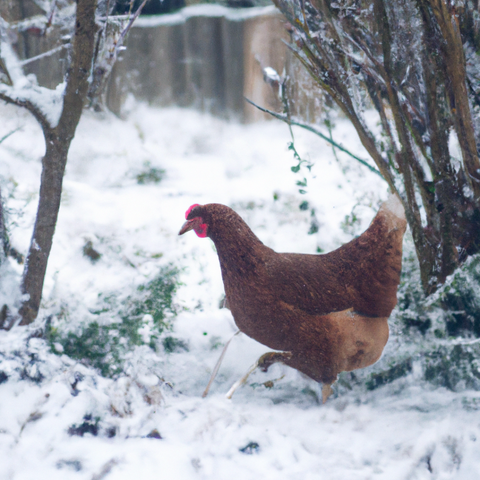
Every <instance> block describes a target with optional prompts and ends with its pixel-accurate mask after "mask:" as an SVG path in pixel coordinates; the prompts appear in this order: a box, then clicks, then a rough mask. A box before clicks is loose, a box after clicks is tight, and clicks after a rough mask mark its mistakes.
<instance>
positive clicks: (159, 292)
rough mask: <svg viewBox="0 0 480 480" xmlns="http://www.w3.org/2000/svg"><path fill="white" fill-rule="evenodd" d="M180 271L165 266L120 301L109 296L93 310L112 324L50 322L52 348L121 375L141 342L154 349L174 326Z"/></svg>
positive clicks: (48, 332) (105, 373)
mask: <svg viewBox="0 0 480 480" xmlns="http://www.w3.org/2000/svg"><path fill="white" fill-rule="evenodd" d="M178 274H179V271H178V269H177V268H176V267H173V266H171V265H168V266H166V267H163V268H161V269H160V272H159V273H158V274H157V276H156V277H155V278H154V279H153V280H151V281H150V282H148V283H146V284H145V285H141V286H140V287H138V289H137V291H136V292H135V293H134V294H133V295H130V296H129V297H127V298H126V299H125V300H124V301H123V302H121V303H120V304H117V302H116V297H115V296H114V295H108V296H105V297H104V298H103V302H104V305H103V307H102V308H101V309H99V310H95V311H93V312H92V313H93V314H95V315H98V316H99V317H101V316H103V317H105V314H108V315H109V317H110V322H109V323H106V322H101V321H100V320H99V321H93V322H89V323H88V324H86V325H85V326H83V327H82V328H80V329H79V330H76V331H72V330H70V331H68V322H66V321H65V319H64V320H63V322H62V321H60V325H59V326H57V327H53V326H52V323H51V322H50V323H47V327H46V337H47V340H48V342H49V344H50V346H51V348H52V351H54V352H55V353H58V354H60V353H63V354H66V355H68V356H69V357H71V358H74V359H77V360H81V361H84V362H85V363H87V364H89V365H91V366H93V367H94V368H97V369H98V370H99V371H100V373H101V374H102V375H103V376H106V377H112V376H116V375H118V374H120V373H121V372H122V370H123V364H124V358H125V355H126V354H127V353H128V352H129V351H131V350H132V349H133V348H134V347H135V346H139V345H148V346H149V347H150V348H153V349H154V348H155V345H156V340H157V339H158V337H159V336H160V334H161V333H162V332H163V331H165V330H168V329H169V328H171V319H172V317H173V316H174V315H175V314H176V305H175V303H174V296H175V292H176V290H177V288H178V286H179V282H178ZM63 316H65V313H64V312H63ZM112 318H113V321H112Z"/></svg>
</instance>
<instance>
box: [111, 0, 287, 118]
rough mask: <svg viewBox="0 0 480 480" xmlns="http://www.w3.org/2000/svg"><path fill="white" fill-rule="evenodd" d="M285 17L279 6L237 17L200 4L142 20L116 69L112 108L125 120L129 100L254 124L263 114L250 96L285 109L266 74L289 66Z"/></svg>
mask: <svg viewBox="0 0 480 480" xmlns="http://www.w3.org/2000/svg"><path fill="white" fill-rule="evenodd" d="M282 39H285V40H286V39H287V36H286V32H285V29H284V26H283V17H282V16H281V15H280V14H279V13H278V12H277V11H276V10H275V9H274V8H273V7H263V8H251V9H244V10H233V9H227V8H225V7H220V6H215V5H199V6H195V7H188V8H186V9H183V10H182V11H181V12H180V13H177V14H172V15H163V16H160V17H152V18H140V19H139V20H138V21H137V23H136V25H135V27H134V28H132V30H131V32H130V34H129V37H128V40H127V43H126V46H127V49H126V51H125V52H124V54H123V56H122V59H121V61H120V62H118V63H117V64H116V66H115V69H114V72H113V75H112V79H111V82H110V88H109V92H108V101H107V103H108V105H109V107H110V108H111V109H112V110H114V111H116V112H117V113H121V108H122V104H123V102H124V99H125V96H126V95H127V94H128V93H133V95H134V96H135V98H137V99H139V100H144V101H148V102H150V103H152V104H154V105H159V106H168V105H180V106H189V107H194V108H198V109H200V110H203V111H207V112H211V113H213V114H216V115H221V116H225V117H227V118H236V119H239V120H242V121H255V120H258V119H260V118H263V117H264V114H263V113H261V112H259V111H258V110H257V109H255V108H253V107H252V106H250V105H248V104H247V103H246V102H245V100H244V98H243V97H244V96H246V97H248V98H250V99H251V100H253V101H255V102H258V103H260V104H262V105H266V106H269V107H273V108H279V102H278V99H276V98H275V95H274V94H273V92H272V90H271V88H270V87H269V86H268V85H266V84H265V83H264V81H263V75H262V68H261V66H260V63H261V64H263V65H264V66H271V67H273V68H275V69H277V70H278V71H279V72H280V73H281V72H282V71H283V69H284V68H285V65H286V59H287V47H286V45H285V44H284V42H283V41H282Z"/></svg>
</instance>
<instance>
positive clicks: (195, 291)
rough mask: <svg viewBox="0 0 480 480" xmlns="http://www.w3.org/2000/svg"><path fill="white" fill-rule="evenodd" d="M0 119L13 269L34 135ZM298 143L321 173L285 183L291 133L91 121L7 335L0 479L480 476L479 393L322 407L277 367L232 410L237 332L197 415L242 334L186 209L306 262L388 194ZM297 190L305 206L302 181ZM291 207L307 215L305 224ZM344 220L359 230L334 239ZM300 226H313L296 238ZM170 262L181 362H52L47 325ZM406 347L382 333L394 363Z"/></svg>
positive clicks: (316, 147)
mask: <svg viewBox="0 0 480 480" xmlns="http://www.w3.org/2000/svg"><path fill="white" fill-rule="evenodd" d="M0 118H1V121H0V138H2V137H3V136H4V135H5V134H7V133H8V132H10V131H13V130H15V129H16V128H19V127H20V130H18V131H17V132H15V133H14V134H13V135H11V136H10V137H8V138H7V139H6V140H4V141H3V142H2V143H1V144H0V158H1V162H0V175H1V186H2V195H3V197H4V199H5V202H6V206H7V208H8V225H9V229H10V239H11V243H12V245H13V246H14V247H15V248H16V249H18V250H19V251H20V252H23V253H25V252H26V250H27V248H28V244H29V241H30V236H31V231H32V224H33V219H34V214H35V209H36V204H37V199H38V193H37V192H38V185H39V178H40V171H41V161H40V160H41V156H42V153H43V148H44V147H43V137H42V135H41V132H40V129H39V127H38V126H37V125H36V123H35V122H34V121H33V120H32V118H31V117H29V115H28V114H26V113H25V112H22V111H20V110H19V109H15V108H13V107H6V106H1V107H0ZM336 123H337V125H336V128H335V131H334V136H335V139H336V140H337V141H339V142H341V143H343V144H344V145H345V146H346V147H348V148H349V149H351V150H352V151H353V152H354V153H356V154H357V155H360V156H363V157H364V158H367V156H366V154H365V152H364V151H363V149H362V148H361V146H360V145H359V141H358V139H357V137H356V135H355V134H354V132H353V131H352V129H351V127H349V125H348V124H347V123H345V122H344V121H342V120H337V122H336ZM295 134H296V147H297V150H298V151H299V153H300V154H301V155H302V157H303V158H305V159H308V160H310V161H312V162H314V163H315V166H314V167H313V169H312V172H311V174H310V173H309V172H308V170H307V169H302V170H301V172H299V173H297V174H294V173H292V172H291V171H290V167H291V166H292V165H295V161H294V160H293V156H292V153H291V152H290V151H288V149H287V143H288V142H289V141H290V138H289V133H288V129H287V127H286V126H285V125H283V124H280V123H277V122H267V123H261V124H254V125H238V124H231V123H225V122H223V121H221V120H219V119H215V118H212V117H210V116H205V115H202V114H200V113H197V112H193V111H188V110H180V109H166V110H158V109H152V108H148V107H146V106H141V105H140V106H134V107H133V108H132V111H131V112H130V114H129V117H128V120H119V119H117V118H115V117H113V116H109V115H106V116H104V117H103V118H102V117H99V116H95V115H93V114H91V113H88V112H87V113H85V115H84V117H83V118H82V121H81V123H80V126H79V129H78V132H77V135H76V137H75V139H74V141H73V144H72V148H71V153H70V158H69V162H68V165H67V172H66V175H65V179H64V192H63V198H62V206H61V211H60V216H59V220H58V225H57V229H56V234H55V240H54V245H53V249H52V253H51V257H50V261H49V265H48V271H47V277H46V281H45V289H44V299H43V305H42V310H41V313H40V316H39V318H38V320H37V321H36V322H35V323H34V324H33V325H31V326H29V327H16V328H14V329H13V330H12V331H10V332H5V331H0V479H1V480H3V479H15V480H31V479H37V480H44V479H45V480H46V479H48V480H54V479H62V480H64V479H89V480H90V479H92V480H94V479H96V480H99V479H103V478H108V479H109V480H119V479H126V480H127V479H128V480H130V479H133V478H142V479H144V480H150V479H158V478H172V479H177V478H178V479H197V478H198V479H219V480H222V479H229V480H230V479H237V478H238V479H242V480H248V479H259V478H264V479H301V480H307V479H328V480H334V479H339V480H346V479H348V480H350V479H362V480H363V479H385V480H395V479H418V480H420V479H476V478H478V477H479V475H480V450H479V447H478V442H477V439H480V420H479V417H478V409H480V395H478V393H477V392H469V391H463V392H461V393H453V392H450V391H447V390H445V389H441V388H433V387H432V386H429V385H427V384H425V383H424V382H422V381H420V380H419V378H418V375H416V372H415V368H414V369H413V372H412V374H410V375H409V376H408V377H406V378H403V379H400V380H397V381H395V382H393V383H391V384H390V385H388V386H385V387H382V388H378V389H376V390H374V391H367V390H366V389H365V388H360V387H355V388H353V389H352V390H348V389H347V388H339V389H338V391H337V393H336V395H334V396H333V397H331V398H330V399H329V401H328V402H327V403H326V404H325V405H321V404H319V403H318V395H319V393H320V389H319V386H318V385H317V384H315V383H314V382H313V381H310V380H309V379H306V378H304V377H303V376H301V375H300V374H299V373H297V372H296V371H293V370H291V369H288V368H287V367H284V366H281V365H275V366H273V367H272V368H271V369H270V371H269V372H268V373H267V374H264V373H261V372H256V373H254V374H253V375H252V377H251V379H250V380H249V382H248V384H247V385H246V386H244V387H242V388H241V389H239V390H238V391H237V392H236V393H235V395H234V397H233V399H232V400H227V399H226V398H225V393H226V392H227V391H228V389H229V388H230V386H231V384H232V383H233V382H235V381H236V380H237V379H238V378H239V377H240V376H241V375H243V373H244V372H245V371H246V370H247V368H248V367H249V366H250V365H251V364H252V363H253V362H254V361H255V360H256V358H258V356H259V355H260V354H261V353H263V352H264V351H266V349H265V347H263V346H262V345H259V344H257V343H256V342H255V341H253V340H251V339H249V338H247V337H246V336H244V335H243V336H237V337H235V338H234V339H233V341H232V343H231V346H230V349H229V350H228V352H227V354H226V357H225V360H224V363H223V364H222V367H221V369H220V373H219V375H218V377H217V380H216V381H215V383H214V384H213V386H212V389H211V392H210V394H209V396H208V397H207V398H204V399H203V398H201V394H202V391H203V389H204V388H205V386H206V383H207V381H208V379H209V375H210V373H211V371H212V369H213V366H214V365H215V362H216V360H217V358H218V355H219V353H220V351H221V345H222V344H224V343H225V342H226V341H227V340H228V339H229V338H230V337H231V336H232V335H233V333H234V332H235V331H236V329H235V324H234V322H233V319H232V317H231V315H230V312H229V311H228V310H226V309H220V308H219V304H220V302H221V299H222V293H223V288H222V282H221V278H220V269H219V265H218V260H217V257H216V254H215V251H214V249H213V245H212V243H211V241H210V240H208V239H199V238H197V237H196V236H195V235H194V234H193V233H190V234H187V235H185V236H182V237H178V235H177V233H178V230H179V229H180V227H181V225H182V223H183V221H184V212H185V211H186V209H187V208H188V207H189V206H190V205H191V204H193V203H200V204H202V203H209V202H220V203H225V204H228V205H230V206H232V207H233V208H235V209H236V210H237V211H238V212H239V213H240V214H241V215H242V216H243V217H244V218H245V220H246V221H247V223H249V225H250V226H251V227H252V229H253V230H254V231H255V233H256V234H257V235H258V236H259V237H260V239H261V240H262V241H264V243H266V244H267V245H269V246H271V247H273V248H275V249H276V250H278V251H296V252H305V253H314V252H316V251H317V249H321V250H323V251H328V250H330V249H333V248H336V247H337V246H339V245H340V244H341V243H342V242H345V241H347V240H349V239H350V238H351V236H352V235H353V234H356V233H359V232H360V231H361V230H362V229H363V228H365V227H366V226H367V225H368V222H369V221H370V220H371V218H372V217H373V215H374V213H375V211H376V209H377V208H378V204H379V202H380V200H382V199H385V198H386V197H387V191H386V184H384V183H383V182H382V180H381V179H379V178H378V177H376V176H375V175H374V174H372V173H370V172H369V171H368V170H366V169H365V168H364V167H361V166H359V165H358V164H356V163H354V161H352V160H349V159H348V157H346V156H345V155H343V154H341V153H338V152H337V155H338V160H337V159H336V158H335V156H334V154H333V152H332V149H331V148H330V147H329V145H327V144H326V143H325V142H324V141H322V140H320V139H318V138H316V137H314V136H313V135H312V134H309V133H305V132H302V131H298V130H295ZM151 168H157V169H164V170H165V172H166V173H165V178H164V179H163V180H161V181H160V182H159V183H147V184H138V182H137V180H136V177H137V175H138V174H140V173H142V172H145V171H147V170H149V169H151ZM304 177H305V178H306V180H307V185H308V186H307V188H306V190H307V194H305V195H301V194H300V193H299V192H298V189H299V188H303V187H298V186H297V185H296V182H297V181H302V180H303V179H304ZM304 200H306V201H308V202H309V208H308V209H306V210H301V209H300V208H299V205H300V203H301V202H303V201H304ZM312 209H314V216H312ZM352 209H354V210H353V212H354V213H355V215H356V217H358V221H356V222H351V221H349V222H348V221H347V222H345V221H344V220H345V217H346V216H347V215H348V216H349V219H350V220H352V218H353V217H352V215H351V214H352ZM312 221H313V223H314V224H317V225H318V227H319V228H318V232H317V233H314V234H312V235H309V234H308V232H309V230H310V228H311V225H312ZM342 222H343V226H342ZM87 241H91V242H92V245H93V247H94V248H95V249H96V250H97V251H98V252H99V253H100V254H101V255H102V256H101V258H100V259H99V260H98V261H97V262H95V263H92V262H91V261H90V260H89V259H88V258H86V257H85V256H84V255H83V254H82V251H83V247H84V245H85V244H86V242H87ZM171 263H172V264H174V265H176V266H178V267H179V268H180V269H181V272H182V273H181V282H182V286H181V287H180V289H179V291H178V293H177V296H176V303H177V304H178V305H179V313H178V315H177V316H176V318H175V319H174V327H173V331H172V332H169V333H168V334H169V335H172V336H174V337H175V338H176V339H178V340H179V341H181V342H183V344H181V345H185V348H178V349H177V351H174V352H173V353H166V352H163V351H162V349H161V348H160V349H158V351H157V353H154V352H153V351H152V350H151V349H149V348H148V347H146V346H140V347H137V348H136V349H134V351H132V352H131V355H130V356H128V358H126V360H125V374H123V375H121V376H120V377H119V378H117V379H115V380H113V379H109V378H103V377H101V376H100V375H99V374H98V373H97V372H96V371H95V370H94V369H93V368H91V367H89V366H88V365H85V364H83V363H80V362H78V361H75V360H72V359H70V358H69V357H67V356H66V355H59V354H55V353H53V352H52V351H51V349H50V346H49V345H48V344H47V343H46V341H45V340H44V339H43V338H41V335H39V332H41V331H42V329H43V327H44V325H45V322H46V320H47V319H48V318H50V321H52V322H53V323H54V324H55V325H57V326H58V325H60V326H61V325H63V327H62V328H66V325H67V326H71V328H72V329H75V328H80V326H81V325H82V323H84V322H86V321H91V318H92V311H93V310H95V309H96V308H98V306H99V301H100V300H99V298H100V297H102V296H103V297H105V296H110V297H115V298H118V299H122V298H125V297H126V296H128V295H130V294H131V293H132V292H134V291H135V289H136V287H137V286H138V285H142V284H145V282H147V281H148V280H149V279H150V278H152V276H154V275H155V273H156V272H158V270H159V268H160V267H161V266H162V265H168V264H171ZM22 268H23V267H22V266H21V265H18V264H16V262H15V261H14V260H12V259H10V260H9V262H8V264H7V265H6V266H4V267H3V268H2V271H1V272H0V273H1V275H2V287H1V288H2V289H1V292H0V300H1V302H0V305H3V304H4V302H5V301H7V300H11V298H12V296H13V295H15V290H14V286H15V282H18V278H19V275H20V274H21V271H22ZM55 322H56V323H55ZM61 322H63V323H61ZM393 327H395V326H393ZM393 330H394V333H395V328H393ZM147 334H148V332H147ZM402 347H403V344H402V338H401V336H399V335H395V334H394V335H393V336H392V339H391V341H390V342H389V345H388V346H387V352H388V351H389V349H390V351H391V350H392V349H401V348H402ZM58 348H59V349H61V347H58ZM57 353H59V352H57ZM372 368H376V367H372ZM267 380H273V388H266V387H265V385H264V382H266V381H267ZM267 385H270V384H268V383H267ZM82 425H83V428H84V429H85V431H86V433H84V435H83V436H81V435H79V434H78V433H79V432H80V430H81V428H82V427H81V426H82ZM75 433H77V434H75ZM82 433H83V432H82ZM159 437H161V438H159ZM479 441H480V440H479ZM245 447H247V448H245Z"/></svg>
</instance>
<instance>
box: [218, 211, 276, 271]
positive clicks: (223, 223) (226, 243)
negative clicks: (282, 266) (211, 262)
mask: <svg viewBox="0 0 480 480" xmlns="http://www.w3.org/2000/svg"><path fill="white" fill-rule="evenodd" d="M209 228H210V230H209V237H210V238H211V239H212V240H213V242H214V243H215V247H216V249H217V253H218V256H219V259H220V263H221V265H222V268H227V269H228V270H232V269H234V270H235V271H237V272H238V273H242V274H246V273H248V272H249V271H252V270H255V267H256V266H257V265H258V264H259V263H261V262H263V260H264V256H265V255H266V254H267V253H269V252H273V251H272V250H271V249H270V248H269V247H267V246H265V245H264V244H263V243H262V242H261V241H260V240H259V238H258V237H257V236H256V235H255V234H254V233H253V232H252V230H250V228H249V227H248V225H247V224H246V223H245V222H244V221H243V220H242V218H241V217H240V216H239V215H238V214H237V213H235V212H234V211H233V210H231V209H228V210H226V209H225V210H224V209H221V210H220V211H218V212H217V211H212V212H211V220H210V227H209Z"/></svg>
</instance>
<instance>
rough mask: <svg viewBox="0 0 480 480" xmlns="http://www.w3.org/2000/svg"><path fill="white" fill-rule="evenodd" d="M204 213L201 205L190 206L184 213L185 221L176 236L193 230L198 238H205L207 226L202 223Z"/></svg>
mask: <svg viewBox="0 0 480 480" xmlns="http://www.w3.org/2000/svg"><path fill="white" fill-rule="evenodd" d="M205 213H206V212H205V209H204V207H203V206H202V205H199V204H198V203H196V204H195V205H192V206H191V207H190V208H189V209H188V210H187V211H186V212H185V219H186V220H187V221H186V222H185V223H184V224H183V226H182V228H181V229H180V231H179V232H178V234H179V235H183V234H184V233H187V232H189V231H190V230H193V231H194V232H195V233H196V234H197V235H198V236H199V237H200V238H205V237H206V236H207V235H208V233H207V232H208V224H207V223H206V222H205V221H204V217H205Z"/></svg>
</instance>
